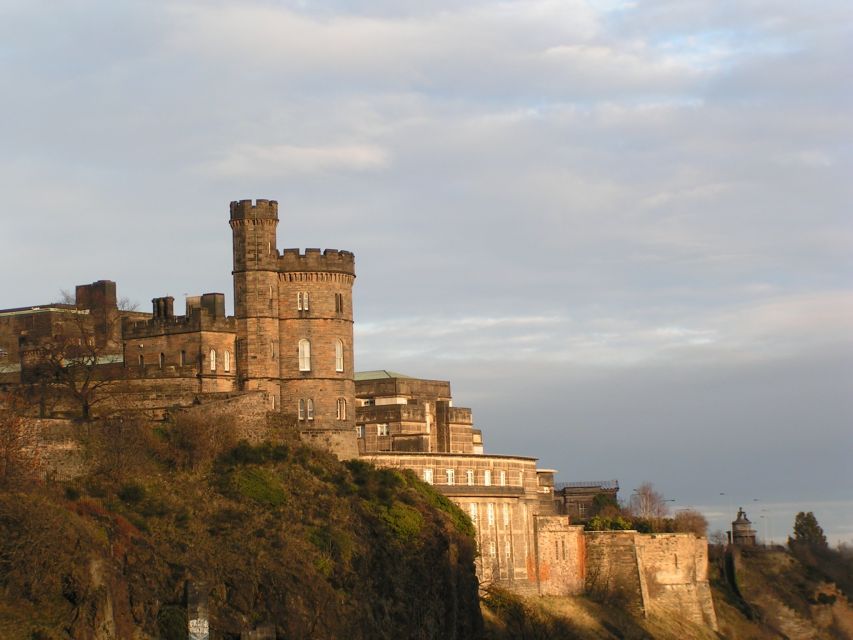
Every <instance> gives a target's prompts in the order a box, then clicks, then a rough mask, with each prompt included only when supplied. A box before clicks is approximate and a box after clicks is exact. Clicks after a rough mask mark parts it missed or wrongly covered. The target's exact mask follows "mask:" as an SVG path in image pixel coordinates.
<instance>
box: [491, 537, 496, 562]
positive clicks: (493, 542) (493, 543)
mask: <svg viewBox="0 0 853 640" xmlns="http://www.w3.org/2000/svg"><path fill="white" fill-rule="evenodd" d="M489 555H490V556H492V557H493V558H494V557H495V556H496V555H497V547H496V545H495V541H494V540H489Z"/></svg>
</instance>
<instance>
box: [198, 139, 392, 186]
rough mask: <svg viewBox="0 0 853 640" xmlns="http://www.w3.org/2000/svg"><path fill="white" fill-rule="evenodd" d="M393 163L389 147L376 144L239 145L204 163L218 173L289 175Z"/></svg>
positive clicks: (362, 168) (368, 167)
mask: <svg viewBox="0 0 853 640" xmlns="http://www.w3.org/2000/svg"><path fill="white" fill-rule="evenodd" d="M389 163H390V157H389V153H388V152H387V150H385V149H382V148H380V147H377V146H372V145H343V146H328V147H299V146H294V145H269V146H262V145H249V144H242V145H238V146H237V147H235V148H234V149H231V150H230V151H228V152H227V153H225V154H223V158H222V159H221V160H218V161H215V162H212V163H210V164H208V165H206V166H204V167H203V170H205V171H209V172H211V173H213V174H214V175H217V176H227V177H231V178H240V177H244V176H254V177H257V176H269V177H278V176H287V175H292V174H305V173H325V172H329V171H373V170H377V169H384V168H385V167H387V166H388V164H389Z"/></svg>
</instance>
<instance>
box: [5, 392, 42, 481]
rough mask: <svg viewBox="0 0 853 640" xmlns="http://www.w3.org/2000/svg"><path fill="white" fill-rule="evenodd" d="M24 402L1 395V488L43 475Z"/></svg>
mask: <svg viewBox="0 0 853 640" xmlns="http://www.w3.org/2000/svg"><path fill="white" fill-rule="evenodd" d="M23 409H24V407H23V402H22V401H21V400H20V398H18V397H16V396H12V395H10V394H3V395H0V488H3V489H9V488H13V487H16V486H20V485H21V484H22V483H24V482H26V481H28V480H32V479H33V478H34V477H37V476H38V475H39V469H40V460H39V455H38V447H37V446H35V445H36V443H35V441H34V440H35V434H34V431H33V425H32V420H31V419H30V418H27V417H26V416H25V415H24V412H23Z"/></svg>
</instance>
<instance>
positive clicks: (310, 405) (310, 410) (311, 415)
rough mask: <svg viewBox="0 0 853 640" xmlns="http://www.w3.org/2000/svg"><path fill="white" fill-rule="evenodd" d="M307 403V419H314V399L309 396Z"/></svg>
mask: <svg viewBox="0 0 853 640" xmlns="http://www.w3.org/2000/svg"><path fill="white" fill-rule="evenodd" d="M307 405H308V411H307V416H308V419H309V420H313V419H314V401H313V400H312V399H311V398H308V403H307Z"/></svg>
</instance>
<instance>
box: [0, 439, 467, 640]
mask: <svg viewBox="0 0 853 640" xmlns="http://www.w3.org/2000/svg"><path fill="white" fill-rule="evenodd" d="M78 492H79V493H78ZM436 507H437V508H436ZM467 527H470V523H468V522H467V520H466V519H465V518H464V516H463V515H462V514H461V512H459V510H458V509H456V507H455V506H453V505H452V504H450V503H449V502H448V501H446V500H445V499H443V498H442V497H441V496H439V495H438V494H435V493H434V492H433V491H432V490H431V489H430V488H428V487H426V486H424V485H423V484H422V483H420V482H419V481H418V480H417V479H415V478H414V477H413V476H411V475H407V474H401V473H397V472H394V471H389V470H376V469H373V468H372V467H368V466H366V465H364V464H359V463H350V464H349V465H345V464H342V463H340V462H338V461H337V460H335V459H334V458H333V457H332V456H329V455H326V454H323V453H319V452H317V451H313V450H310V449H305V448H286V447H266V448H261V449H252V448H248V447H243V448H238V449H237V450H235V452H234V453H232V454H231V455H230V456H229V457H227V458H226V459H222V460H221V461H220V462H219V463H218V464H217V466H216V467H215V469H214V470H213V471H210V472H209V473H207V474H204V475H201V474H190V473H179V472H167V471H163V470H162V469H161V470H160V471H159V472H156V473H152V472H150V471H149V472H148V473H145V474H140V476H139V477H136V478H127V477H125V478H123V479H122V481H121V482H118V481H115V480H112V479H110V478H108V477H89V478H86V479H85V480H83V481H82V482H80V483H78V485H77V487H76V489H75V488H71V489H70V491H68V494H67V495H65V494H62V495H60V488H54V489H53V490H52V491H51V490H43V491H41V492H40V493H38V494H35V493H27V494H12V493H0V637H2V638H4V640H5V639H8V640H12V639H14V638H31V637H35V638H61V637H68V636H69V635H70V636H71V637H73V638H105V637H109V636H113V637H121V638H130V637H180V634H179V633H173V632H172V631H171V630H173V629H179V628H181V626H182V625H184V624H185V618H184V617H183V616H184V614H183V611H184V610H183V606H182V605H183V585H184V583H185V581H186V580H187V579H188V578H191V579H192V580H194V581H197V582H199V583H203V584H206V585H207V586H208V588H209V590H210V606H211V616H212V620H211V624H212V626H213V627H215V628H216V629H218V630H221V631H224V632H227V633H230V634H237V637H239V635H238V634H239V632H240V631H241V630H243V629H251V628H253V627H254V626H255V625H257V624H261V623H265V622H273V623H274V624H276V626H277V627H278V632H279V634H280V635H281V636H284V637H288V638H309V637H310V638H339V637H348V638H437V637H442V638H454V637H458V638H468V637H475V636H476V635H479V633H478V631H479V625H480V619H479V610H478V605H477V599H476V598H477V596H476V582H475V577H474V574H473V554H474V548H473V544H472V540H471V538H470V536H469V535H467V534H468V533H470V532H469V531H468V529H467ZM185 628H186V627H185V626H183V629H185Z"/></svg>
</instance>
